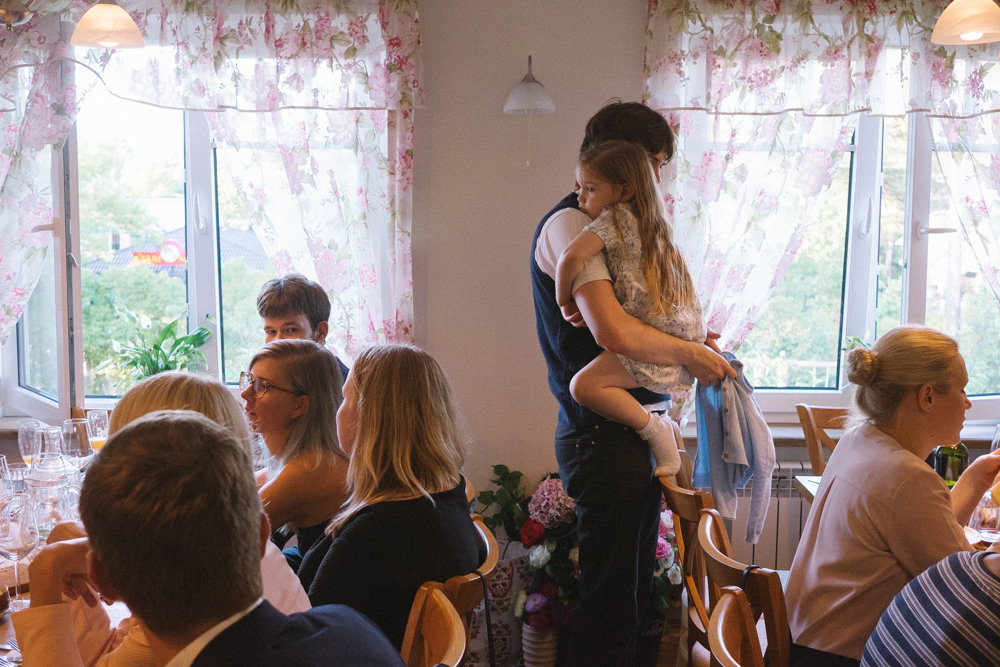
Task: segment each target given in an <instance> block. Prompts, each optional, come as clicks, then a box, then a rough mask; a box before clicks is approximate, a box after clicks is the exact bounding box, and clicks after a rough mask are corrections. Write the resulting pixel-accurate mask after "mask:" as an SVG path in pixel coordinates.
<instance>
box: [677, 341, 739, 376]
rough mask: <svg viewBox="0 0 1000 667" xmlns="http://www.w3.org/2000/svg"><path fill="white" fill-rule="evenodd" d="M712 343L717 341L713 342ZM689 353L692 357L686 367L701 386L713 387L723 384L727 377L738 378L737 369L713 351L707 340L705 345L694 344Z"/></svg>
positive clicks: (685, 362)
mask: <svg viewBox="0 0 1000 667" xmlns="http://www.w3.org/2000/svg"><path fill="white" fill-rule="evenodd" d="M709 340H712V339H709ZM712 342H713V343H714V342H715V341H714V340H712ZM689 351H690V355H689V358H688V359H687V360H685V361H684V366H686V367H687V369H688V372H689V373H691V375H693V376H695V378H697V380H698V382H699V383H700V384H702V385H705V386H711V385H715V384H718V383H720V382H722V381H723V380H724V379H726V378H727V377H730V378H734V377H736V369H734V368H733V367H732V366H730V365H729V362H728V361H726V359H725V357H723V356H722V355H721V354H719V353H718V352H717V351H716V350H713V349H712V347H711V346H709V343H708V341H707V340H706V341H705V344H704V345H701V344H699V343H695V344H692V345H691V347H690V348H689Z"/></svg>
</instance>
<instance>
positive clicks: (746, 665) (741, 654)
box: [708, 586, 764, 667]
mask: <svg viewBox="0 0 1000 667" xmlns="http://www.w3.org/2000/svg"><path fill="white" fill-rule="evenodd" d="M708 644H709V646H710V647H711V650H712V665H713V667H714V666H715V665H719V666H720V667H764V654H763V653H762V652H761V649H760V638H758V637H757V628H756V626H755V625H754V621H753V612H752V611H750V603H749V602H748V601H747V596H746V594H745V593H744V592H743V591H742V590H740V589H739V588H736V587H735V586H726V587H724V588H723V589H722V595H721V597H720V598H719V601H718V603H716V605H715V609H713V610H712V620H711V621H709V625H708Z"/></svg>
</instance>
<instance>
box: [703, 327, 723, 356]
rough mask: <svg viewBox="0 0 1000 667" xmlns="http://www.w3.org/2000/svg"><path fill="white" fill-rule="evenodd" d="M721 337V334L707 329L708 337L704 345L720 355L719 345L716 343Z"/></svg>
mask: <svg viewBox="0 0 1000 667" xmlns="http://www.w3.org/2000/svg"><path fill="white" fill-rule="evenodd" d="M721 335H722V334H720V333H719V332H718V331H712V330H711V329H709V330H708V336H707V337H706V338H705V345H708V346H709V347H710V348H712V349H713V350H715V351H716V352H718V353H719V354H722V350H720V349H719V344H718V343H717V342H716V341H717V340H718V339H719V337H720V336H721Z"/></svg>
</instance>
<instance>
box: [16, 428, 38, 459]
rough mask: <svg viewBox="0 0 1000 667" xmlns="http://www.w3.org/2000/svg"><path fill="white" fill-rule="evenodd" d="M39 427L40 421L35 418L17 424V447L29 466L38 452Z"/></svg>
mask: <svg viewBox="0 0 1000 667" xmlns="http://www.w3.org/2000/svg"><path fill="white" fill-rule="evenodd" d="M41 428H42V423H41V422H40V421H38V420H37V419H29V420H26V421H23V422H21V423H20V424H18V425H17V449H18V451H19V452H20V453H21V458H22V459H23V460H24V462H25V463H27V464H28V465H29V466H30V465H31V462H32V460H33V459H34V457H35V455H36V454H37V453H38V446H39V444H41V437H42V434H41Z"/></svg>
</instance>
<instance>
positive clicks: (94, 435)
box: [87, 410, 108, 452]
mask: <svg viewBox="0 0 1000 667" xmlns="http://www.w3.org/2000/svg"><path fill="white" fill-rule="evenodd" d="M87 422H88V423H89V424H90V447H91V449H93V450H94V451H95V452H99V451H101V448H102V447H104V443H105V442H107V440H108V411H107V410H87Z"/></svg>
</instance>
